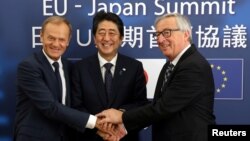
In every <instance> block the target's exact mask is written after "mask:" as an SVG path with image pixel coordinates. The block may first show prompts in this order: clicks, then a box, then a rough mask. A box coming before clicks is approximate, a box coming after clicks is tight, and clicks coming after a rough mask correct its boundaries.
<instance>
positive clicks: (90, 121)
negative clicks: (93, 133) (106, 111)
mask: <svg viewBox="0 0 250 141" xmlns="http://www.w3.org/2000/svg"><path fill="white" fill-rule="evenodd" d="M96 120H97V117H96V116H93V115H90V116H89V119H88V122H87V124H86V128H89V129H94V128H95V124H96Z"/></svg>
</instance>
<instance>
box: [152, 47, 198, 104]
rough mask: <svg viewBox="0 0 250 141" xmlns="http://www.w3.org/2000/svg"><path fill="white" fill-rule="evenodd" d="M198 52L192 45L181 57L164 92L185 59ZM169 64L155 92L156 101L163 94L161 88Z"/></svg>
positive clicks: (162, 72)
mask: <svg viewBox="0 0 250 141" xmlns="http://www.w3.org/2000/svg"><path fill="white" fill-rule="evenodd" d="M195 51H196V48H195V46H194V45H193V44H192V45H191V47H190V48H189V49H188V50H187V51H186V52H185V53H184V54H183V55H182V56H181V58H180V60H179V61H178V63H177V64H176V65H175V67H174V70H173V72H172V73H171V75H170V76H169V78H168V81H167V82H166V85H165V86H164V88H163V92H164V91H165V89H166V87H167V86H168V85H169V83H170V82H171V80H172V78H173V76H174V75H175V72H176V70H177V69H178V67H179V66H180V64H181V63H182V61H183V60H185V58H187V57H188V56H190V55H191V54H193V53H194V52H195ZM168 64H169V62H167V63H166V64H165V65H164V66H163V68H162V70H161V73H160V76H159V79H158V82H157V86H156V90H155V96H154V99H158V98H159V97H161V95H162V93H163V92H161V86H162V82H163V78H164V73H165V71H166V69H167V66H168Z"/></svg>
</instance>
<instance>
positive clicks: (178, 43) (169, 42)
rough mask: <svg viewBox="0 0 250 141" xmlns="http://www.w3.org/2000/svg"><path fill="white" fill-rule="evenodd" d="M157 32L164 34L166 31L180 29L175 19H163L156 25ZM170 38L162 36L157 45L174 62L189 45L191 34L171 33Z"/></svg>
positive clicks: (179, 31)
mask: <svg viewBox="0 0 250 141" xmlns="http://www.w3.org/2000/svg"><path fill="white" fill-rule="evenodd" d="M155 28H156V32H162V31H164V30H166V29H170V30H173V29H179V27H178V26H177V21H176V18H175V17H168V18H164V19H161V20H160V21H159V22H158V23H157V24H156V27H155ZM170 34H171V35H170V37H167V38H166V37H163V35H162V34H160V35H159V36H158V37H157V43H158V45H159V48H160V50H161V51H162V53H163V54H164V55H165V56H166V57H167V58H168V59H169V60H170V61H172V60H173V59H174V58H175V57H176V56H177V55H178V54H179V53H180V52H181V51H182V50H183V49H184V48H185V47H187V46H188V44H189V33H188V32H185V31H181V30H176V31H171V33H170Z"/></svg>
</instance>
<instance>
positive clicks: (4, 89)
mask: <svg viewBox="0 0 250 141" xmlns="http://www.w3.org/2000/svg"><path fill="white" fill-rule="evenodd" d="M249 6H250V1H248V0H238V1H236V0H217V1H216V0H199V1H195V0H185V1H184V0H178V1H177V0H175V1H174V0H98V1H97V0H74V1H72V0H36V1H34V0H23V1H20V0H1V1H0V78H1V79H0V141H10V140H11V139H12V127H13V120H14V116H15V93H16V86H15V77H16V68H17V64H18V63H19V62H20V61H21V60H22V59H23V58H24V57H26V56H28V55H30V54H31V53H33V52H35V51H38V50H39V49H40V47H41V45H40V42H39V29H40V26H41V24H42V22H43V20H44V19H45V18H46V17H47V16H50V15H60V16H65V17H67V18H68V19H69V20H70V21H71V23H72V25H73V29H74V30H73V38H72V40H71V43H70V48H69V49H68V51H67V53H66V54H65V57H67V58H69V59H70V60H77V59H79V58H82V57H86V56H88V55H89V54H92V53H94V52H95V51H96V50H95V47H94V45H93V38H92V33H91V25H92V18H93V15H94V13H95V12H96V11H98V10H107V11H111V12H114V13H117V14H118V15H120V17H121V18H122V19H123V21H124V24H125V27H124V28H125V38H124V43H123V45H122V47H121V49H120V52H122V53H124V54H126V55H128V56H131V57H134V58H138V59H144V58H145V59H159V58H160V59H163V58H164V56H163V55H162V54H161V52H160V51H159V49H158V48H157V45H156V42H155V41H154V40H153V39H152V35H151V34H150V33H152V32H153V31H154V28H153V24H154V20H155V18H156V17H157V16H159V15H162V14H163V13H166V12H177V11H178V12H180V13H183V14H185V15H187V16H189V17H190V20H191V23H192V25H193V39H194V43H195V44H196V45H197V48H198V50H199V51H200V52H201V53H202V54H203V55H204V56H205V57H206V58H207V59H208V61H209V62H210V63H211V67H212V69H213V73H214V77H215V81H216V82H215V84H216V98H215V99H216V100H215V107H214V110H215V115H216V117H217V119H216V121H217V123H218V124H250V112H249V109H250V96H249V93H250V87H249V86H248V84H249V83H250V82H249V81H250V80H249V74H250V73H249V72H250V68H249V61H250V58H249V47H248V44H249V41H248V40H247V39H248V38H249V36H250V35H249V33H248V32H249V29H248V27H250V19H249V16H248V15H247V14H248V13H250V9H249ZM151 95H152V94H151ZM141 135H142V139H141V140H142V141H150V137H149V136H150V128H149V129H147V130H144V131H142V134H141Z"/></svg>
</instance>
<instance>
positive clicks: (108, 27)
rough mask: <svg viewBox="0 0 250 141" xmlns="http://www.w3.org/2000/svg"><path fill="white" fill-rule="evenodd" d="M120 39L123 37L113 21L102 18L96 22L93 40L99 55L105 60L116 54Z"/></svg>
mask: <svg viewBox="0 0 250 141" xmlns="http://www.w3.org/2000/svg"><path fill="white" fill-rule="evenodd" d="M122 39H123V37H122V36H121V34H120V32H119V30H118V27H117V25H116V24H115V23H114V22H112V21H108V20H104V21H102V22H100V23H99V24H98V27H97V30H96V33H95V36H94V41H95V45H96V47H97V48H98V51H99V53H100V55H101V56H102V57H103V58H105V59H106V60H107V61H110V60H111V59H112V58H113V57H114V56H115V55H116V53H117V52H118V48H119V47H120V45H121V43H122Z"/></svg>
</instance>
